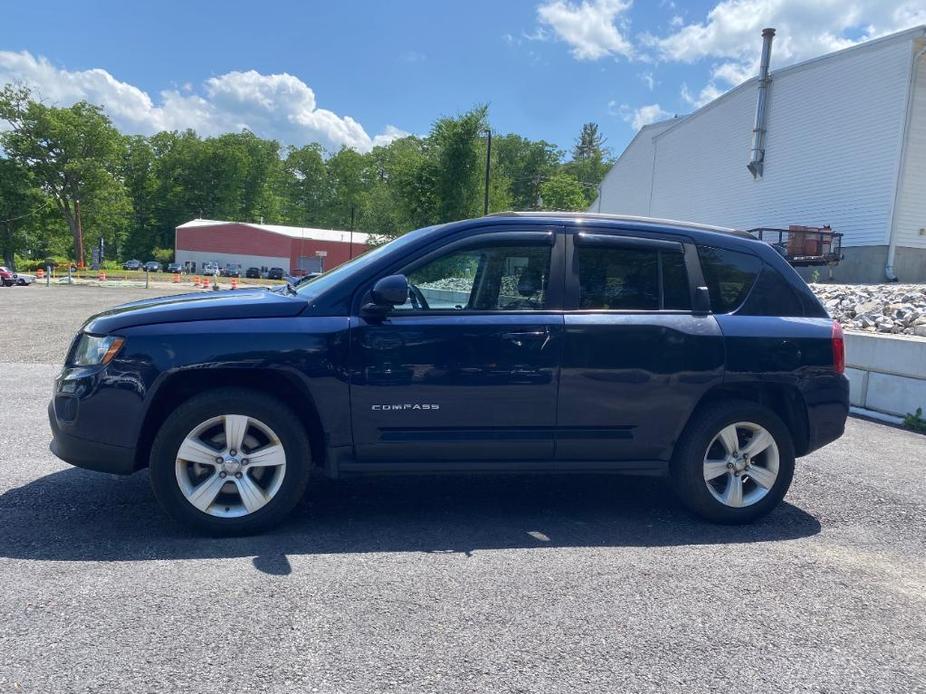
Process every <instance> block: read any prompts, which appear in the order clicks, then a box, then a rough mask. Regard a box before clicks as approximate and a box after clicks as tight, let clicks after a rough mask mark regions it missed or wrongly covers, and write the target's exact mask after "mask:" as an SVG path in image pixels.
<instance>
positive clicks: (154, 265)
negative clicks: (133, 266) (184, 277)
mask: <svg viewBox="0 0 926 694" xmlns="http://www.w3.org/2000/svg"><path fill="white" fill-rule="evenodd" d="M143 269H144V270H145V272H160V271H161V264H160V263H159V262H158V261H156V260H149V261H148V262H147V263H145V265H144V267H143Z"/></svg>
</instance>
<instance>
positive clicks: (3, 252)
mask: <svg viewBox="0 0 926 694" xmlns="http://www.w3.org/2000/svg"><path fill="white" fill-rule="evenodd" d="M51 202H52V201H51V200H50V199H48V198H47V197H45V196H44V195H43V194H42V192H41V191H40V190H39V189H38V188H37V187H36V186H35V184H34V181H33V180H32V174H31V173H30V172H29V171H28V170H27V169H24V168H23V167H22V166H20V165H19V164H18V163H16V162H15V161H13V160H12V159H5V158H0V259H2V263H3V265H6V266H7V267H10V268H13V269H15V268H16V255H17V254H18V253H22V251H23V250H24V249H25V248H26V247H28V246H29V245H30V243H31V242H32V234H30V232H31V231H33V230H34V228H35V224H36V222H37V221H38V220H40V219H41V218H42V217H43V216H47V214H46V215H42V212H43V211H47V210H48V208H49V206H50V204H51Z"/></svg>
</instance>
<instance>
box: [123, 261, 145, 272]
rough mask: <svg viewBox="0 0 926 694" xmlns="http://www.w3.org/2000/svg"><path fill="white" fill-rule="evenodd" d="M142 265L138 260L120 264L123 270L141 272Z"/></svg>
mask: <svg viewBox="0 0 926 694" xmlns="http://www.w3.org/2000/svg"><path fill="white" fill-rule="evenodd" d="M141 268H142V265H141V261H140V260H126V261H125V262H124V263H122V269H123V270H141Z"/></svg>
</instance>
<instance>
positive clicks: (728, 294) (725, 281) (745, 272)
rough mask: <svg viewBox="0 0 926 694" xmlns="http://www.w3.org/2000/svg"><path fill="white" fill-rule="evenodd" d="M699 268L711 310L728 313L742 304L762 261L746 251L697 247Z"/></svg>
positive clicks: (757, 274)
mask: <svg viewBox="0 0 926 694" xmlns="http://www.w3.org/2000/svg"><path fill="white" fill-rule="evenodd" d="M698 255H699V256H700V258H701V270H702V272H703V273H704V281H705V282H706V283H707V289H708V291H709V292H710V295H711V308H712V309H713V311H714V313H730V312H732V311H735V310H736V309H738V308H739V307H740V306H742V304H743V301H745V300H746V297H747V296H748V295H749V290H750V289H752V285H754V284H755V283H756V278H757V277H758V276H759V272H760V271H761V270H762V261H761V260H760V259H759V258H757V257H756V256H754V255H750V254H749V253H740V252H738V251H730V250H727V249H725V248H713V247H711V246H698Z"/></svg>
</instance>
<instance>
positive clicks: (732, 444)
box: [671, 400, 794, 523]
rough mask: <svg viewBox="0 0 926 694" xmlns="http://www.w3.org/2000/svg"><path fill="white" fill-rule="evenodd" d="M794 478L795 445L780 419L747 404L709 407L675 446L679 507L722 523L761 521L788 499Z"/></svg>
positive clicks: (673, 469) (674, 482)
mask: <svg viewBox="0 0 926 694" xmlns="http://www.w3.org/2000/svg"><path fill="white" fill-rule="evenodd" d="M793 475H794V444H793V442H792V439H791V434H790V432H789V431H788V428H787V427H786V426H785V424H784V422H782V421H781V418H780V417H778V415H776V414H775V413H774V412H772V411H771V410H770V409H768V408H766V407H763V406H762V405H759V404H756V403H753V402H748V401H741V400H737V401H728V402H723V403H715V404H712V405H708V406H706V407H705V408H703V409H702V410H700V411H699V412H698V413H696V414H695V415H694V418H693V419H692V421H691V422H690V424H689V425H688V427H687V429H686V430H685V433H684V435H683V436H682V438H681V440H680V441H679V443H678V445H677V446H676V450H675V455H674V456H673V460H672V465H671V479H672V486H673V487H674V489H675V492H676V494H677V495H678V497H679V499H680V500H681V502H682V503H683V504H684V505H685V506H686V507H688V508H689V509H690V510H691V511H693V512H694V513H696V514H698V515H699V516H701V517H703V518H706V519H708V520H711V521H715V522H719V523H746V522H749V521H753V520H755V519H757V518H760V517H762V516H764V515H766V514H767V513H769V512H770V511H771V510H772V509H774V508H775V506H777V505H778V504H779V503H780V502H781V500H782V499H783V498H784V495H785V493H786V492H787V491H788V487H790V485H791V479H792V477H793Z"/></svg>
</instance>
